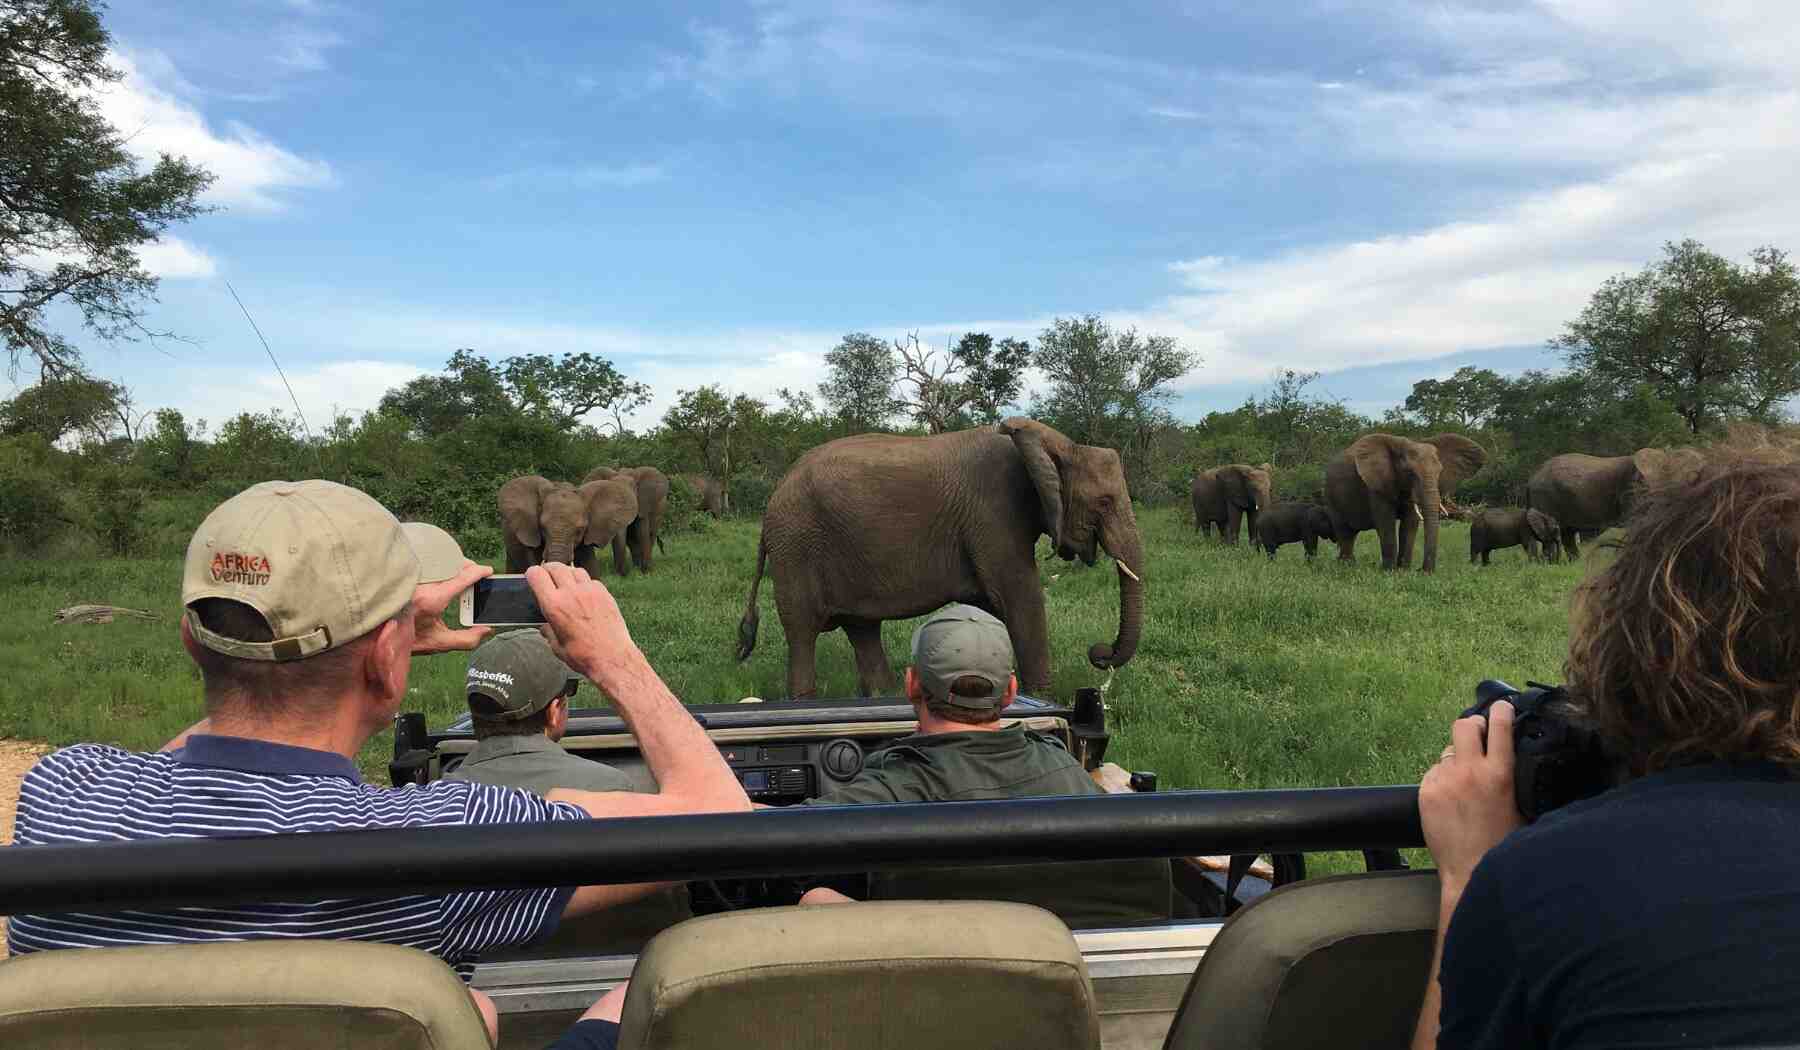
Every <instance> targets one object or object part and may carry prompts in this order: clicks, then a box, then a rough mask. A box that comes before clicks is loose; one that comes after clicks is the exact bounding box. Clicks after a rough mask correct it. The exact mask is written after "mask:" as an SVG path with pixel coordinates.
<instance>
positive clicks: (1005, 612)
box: [988, 573, 1051, 699]
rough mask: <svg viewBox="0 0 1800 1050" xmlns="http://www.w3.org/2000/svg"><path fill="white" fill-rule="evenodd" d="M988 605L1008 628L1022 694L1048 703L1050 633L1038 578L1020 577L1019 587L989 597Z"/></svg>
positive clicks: (1031, 576) (1010, 587)
mask: <svg viewBox="0 0 1800 1050" xmlns="http://www.w3.org/2000/svg"><path fill="white" fill-rule="evenodd" d="M988 603H989V606H990V608H989V611H990V612H992V613H993V614H994V615H995V616H997V617H999V618H1000V620H1001V622H1002V623H1004V624H1006V634H1007V637H1009V638H1010V639H1011V640H1012V647H1013V665H1014V666H1015V667H1016V668H1017V669H1018V675H1019V691H1020V692H1022V693H1027V694H1030V695H1032V696H1037V697H1042V698H1045V699H1048V698H1049V697H1050V695H1051V692H1050V630H1049V623H1048V621H1047V620H1046V618H1045V614H1044V588H1043V586H1042V585H1040V584H1039V583H1038V579H1037V575H1036V574H1035V573H1032V574H1020V576H1019V579H1018V581H1017V582H1016V583H1010V584H1009V585H1008V586H1006V587H1005V588H1004V589H1003V590H1001V591H1000V592H999V593H997V594H990V595H989V597H988Z"/></svg>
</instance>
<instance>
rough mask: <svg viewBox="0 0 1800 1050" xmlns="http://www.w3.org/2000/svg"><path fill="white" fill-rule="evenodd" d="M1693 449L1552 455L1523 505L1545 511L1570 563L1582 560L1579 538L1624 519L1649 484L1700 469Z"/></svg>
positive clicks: (1538, 472) (1530, 483)
mask: <svg viewBox="0 0 1800 1050" xmlns="http://www.w3.org/2000/svg"><path fill="white" fill-rule="evenodd" d="M1700 462H1701V457H1700V453H1698V452H1696V451H1695V450H1693V449H1676V450H1674V451H1672V452H1665V451H1663V450H1662V449H1659V448H1640V449H1638V450H1637V451H1636V452H1634V453H1632V454H1631V455H1629V456H1589V455H1586V454H1584V453H1581V452H1565V453H1563V454H1562V455H1560V456H1551V457H1550V458H1549V459H1547V460H1545V461H1544V463H1543V465H1542V466H1540V467H1538V468H1537V470H1535V471H1533V472H1532V474H1531V480H1530V481H1528V482H1526V483H1525V506H1527V507H1533V508H1536V509H1538V510H1541V511H1543V512H1544V513H1545V514H1548V515H1550V516H1551V517H1553V518H1555V519H1556V520H1557V523H1558V524H1559V525H1560V526H1561V528H1562V545H1563V550H1564V551H1565V552H1566V554H1567V556H1568V558H1569V560H1570V561H1574V560H1576V559H1577V558H1580V557H1581V542H1580V541H1581V540H1582V539H1592V538H1593V537H1595V536H1598V535H1599V534H1600V533H1601V532H1603V531H1605V530H1606V529H1609V528H1612V527H1613V526H1614V525H1617V524H1619V523H1620V522H1622V521H1624V520H1625V515H1626V514H1627V513H1629V512H1630V510H1631V502H1632V500H1633V499H1634V498H1636V496H1637V494H1638V492H1640V491H1641V490H1642V489H1643V487H1644V486H1645V485H1649V484H1655V483H1657V482H1659V481H1663V480H1666V479H1668V478H1671V477H1677V476H1680V475H1683V474H1687V473H1690V472H1692V471H1695V470H1698V469H1699V467H1700Z"/></svg>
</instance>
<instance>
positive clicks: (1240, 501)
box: [1219, 467, 1250, 507]
mask: <svg viewBox="0 0 1800 1050" xmlns="http://www.w3.org/2000/svg"><path fill="white" fill-rule="evenodd" d="M1219 483H1220V484H1222V485H1224V486H1225V491H1226V493H1227V494H1228V495H1229V496H1230V497H1231V504H1232V506H1235V507H1244V506H1248V505H1249V503H1250V475H1249V474H1246V473H1245V472H1244V469H1243V468H1242V467H1221V468H1220V470H1219Z"/></svg>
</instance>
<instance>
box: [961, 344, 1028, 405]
mask: <svg viewBox="0 0 1800 1050" xmlns="http://www.w3.org/2000/svg"><path fill="white" fill-rule="evenodd" d="M950 353H951V355H952V356H953V357H955V358H956V360H957V361H958V362H959V363H960V364H961V365H962V366H963V370H964V371H965V373H967V376H968V379H967V383H968V386H969V388H970V395H969V403H970V405H971V406H972V407H973V409H974V414H975V419H976V421H977V422H980V423H998V422H999V421H1000V418H1001V417H1002V416H1004V415H1005V414H1006V410H1007V409H1008V408H1011V407H1012V406H1014V405H1016V404H1018V401H1019V394H1020V392H1021V391H1022V390H1023V389H1024V387H1025V369H1026V368H1027V367H1029V366H1030V364H1031V344H1030V343H1028V342H1026V341H1025V340H1023V339H1002V340H1000V341H999V342H998V343H996V342H994V337H993V336H991V335H989V334H987V333H986V332H965V333H964V334H963V337H962V338H961V339H960V340H958V341H957V343H956V348H955V349H954V350H952V351H950Z"/></svg>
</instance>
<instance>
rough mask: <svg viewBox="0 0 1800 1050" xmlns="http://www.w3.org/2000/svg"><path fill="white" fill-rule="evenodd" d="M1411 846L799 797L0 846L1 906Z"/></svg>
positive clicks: (1167, 795) (1219, 795)
mask: <svg viewBox="0 0 1800 1050" xmlns="http://www.w3.org/2000/svg"><path fill="white" fill-rule="evenodd" d="M1423 844H1424V836H1423V832H1422V831H1421V830H1420V827H1419V813H1418V788H1416V787H1357V788H1312V789H1301V790H1280V791H1167V792H1158V793H1152V794H1128V795H1127V794H1122V795H1092V796H1080V797H1059V798H1030V799H1013V800H1006V801H995V802H932V803H909V804H904V805H886V806H801V807H793V808H790V809H784V810H765V811H761V812H756V813H716V814H701V815H693V816H673V817H635V818H628V819H613V820H593V821H565V822H557V823H525V824H490V825H485V826H479V827H452V828H406V829H380V830H370V831H332V832H318V833H313V834H293V835H255V836H244V837H238V838H227V839H163V840H156V841H148V842H124V843H109V844H104V845H84V846H31V847H18V846H15V847H10V848H6V849H0V914H11V915H17V914H20V913H27V912H51V911H91V912H99V911H119V910H124V909H132V908H169V907H177V906H185V905H202V904H224V903H237V902H244V901H269V900H288V901H295V900H317V899H323V898H329V897H382V896H393V895H395V894H400V893H444V892H450V891H455V890H468V889H513V888H520V887H532V886H577V885H600V884H607V883H626V882H651V881H686V880H690V879H707V878H714V879H716V878H729V877H742V876H783V875H803V874H821V873H831V872H843V871H858V870H871V869H877V870H879V869H888V868H905V867H925V866H936V865H943V864H983V863H986V864H1020V863H1035V862H1042V861H1078V860H1104V859H1117V858H1126V857H1152V856H1160V857H1173V856H1185V855H1192V854H1200V853H1206V854H1246V853H1306V852H1313V851H1318V850H1363V849H1399V848H1404V847H1411V846H1421V845H1423Z"/></svg>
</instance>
